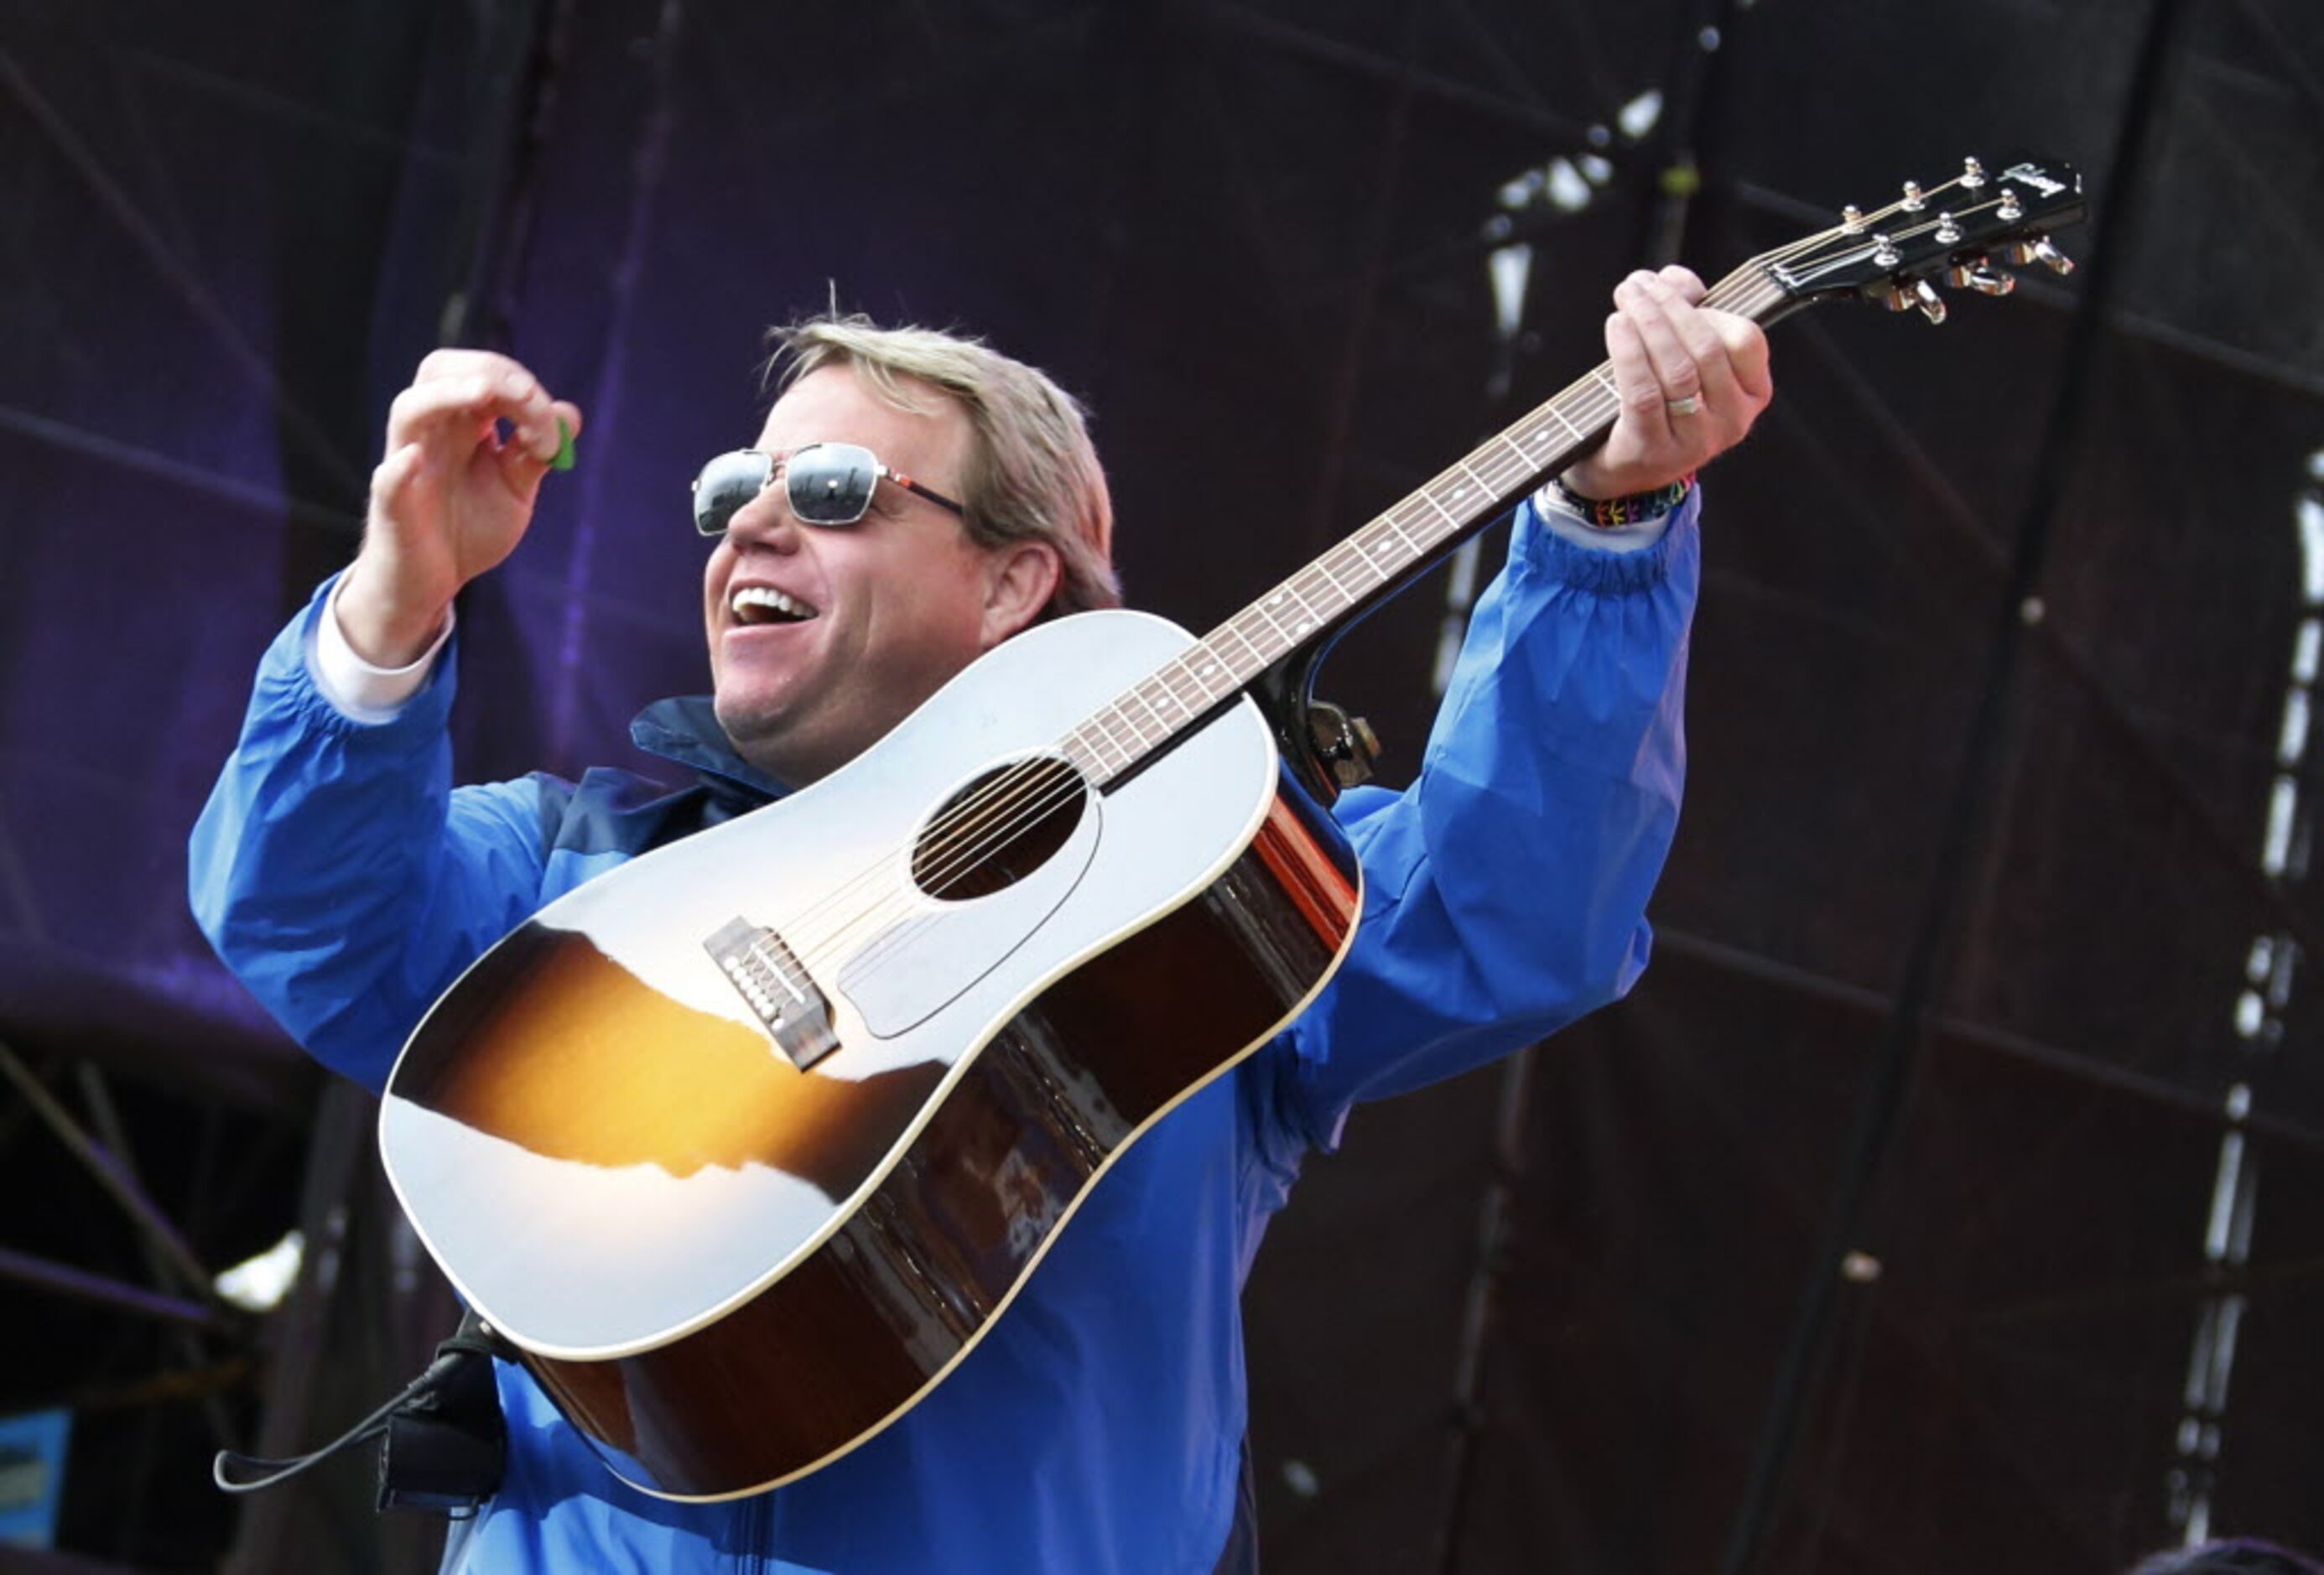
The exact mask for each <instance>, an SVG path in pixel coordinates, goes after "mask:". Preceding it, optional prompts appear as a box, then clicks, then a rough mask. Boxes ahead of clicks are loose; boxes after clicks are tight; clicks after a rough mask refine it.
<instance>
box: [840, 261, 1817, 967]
mask: <svg viewBox="0 0 2324 1575" xmlns="http://www.w3.org/2000/svg"><path fill="white" fill-rule="evenodd" d="M1771 255H1772V254H1771ZM1761 261H1764V260H1761ZM1738 280H1740V281H1747V282H1749V283H1754V284H1757V285H1760V286H1762V289H1761V290H1758V291H1750V290H1744V291H1738V292H1736V293H1738V294H1750V293H1761V294H1764V295H1765V297H1766V299H1763V300H1760V301H1757V302H1754V303H1747V302H1745V301H1741V300H1729V301H1721V300H1720V299H1718V298H1719V297H1720V295H1723V294H1726V293H1729V292H1728V291H1727V290H1725V289H1724V288H1721V289H1715V290H1713V291H1712V292H1710V293H1709V294H1707V295H1706V298H1705V299H1706V301H1708V302H1710V303H1711V304H1713V305H1729V306H1738V305H1748V306H1749V307H1750V309H1757V306H1760V305H1765V304H1767V302H1768V301H1771V300H1772V299H1777V298H1780V296H1781V295H1782V294H1783V291H1782V290H1780V289H1777V288H1775V287H1774V286H1772V285H1766V283H1765V280H1764V274H1762V273H1761V272H1759V271H1758V269H1757V267H1756V266H1754V265H1747V266H1746V268H1744V269H1742V270H1738V273H1737V274H1736V275H1733V276H1730V278H1729V280H1728V281H1722V287H1724V286H1728V285H1732V284H1735V283H1736V282H1737V281H1738ZM1605 370H1606V368H1605V367H1604V365H1603V364H1601V366H1600V369H1599V371H1600V373H1603V372H1604V371H1605ZM1551 402H1552V403H1553V404H1558V405H1566V404H1571V406H1572V412H1573V415H1574V416H1576V417H1578V418H1579V419H1580V422H1581V425H1582V427H1583V428H1594V427H1595V426H1597V425H1598V424H1599V422H1600V421H1601V420H1603V419H1610V417H1611V415H1612V414H1614V413H1615V412H1617V411H1618V408H1619V402H1618V399H1616V398H1615V397H1614V396H1612V395H1610V394H1609V393H1607V392H1606V391H1604V387H1603V382H1602V381H1601V380H1600V376H1599V375H1598V374H1597V373H1592V374H1591V376H1589V377H1587V378H1584V379H1582V380H1580V381H1579V382H1576V383H1575V384H1574V385H1572V387H1571V388H1569V389H1568V390H1567V391H1565V392H1564V393H1563V394H1562V395H1561V396H1560V397H1559V399H1558V400H1556V401H1551ZM1561 419H1562V418H1561ZM1525 424H1526V423H1522V422H1521V423H1519V425H1520V426H1522V425H1525ZM1568 424H1569V425H1571V424H1572V423H1571V422H1569V423H1568ZM1514 429H1515V428H1512V430H1514ZM1504 436H1506V434H1504ZM1519 452H1520V453H1523V450H1519ZM1553 463H1554V460H1553ZM1479 465H1486V466H1489V467H1490V466H1495V465H1502V466H1505V465H1508V461H1507V460H1506V459H1505V458H1499V457H1498V456H1495V457H1492V458H1488V459H1480V461H1479ZM1477 468H1478V466H1477V465H1469V464H1468V463H1467V462H1466V461H1464V462H1462V464H1461V465H1455V466H1454V467H1453V469H1452V471H1448V472H1446V473H1444V475H1443V477H1440V478H1439V481H1440V483H1441V482H1443V481H1444V480H1448V479H1450V478H1451V477H1452V476H1453V475H1454V474H1455V473H1457V472H1461V471H1462V470H1464V469H1465V470H1467V471H1468V472H1470V473H1471V474H1474V473H1475V471H1476V470H1477ZM1542 468H1545V467H1544V466H1542V465H1540V464H1539V463H1538V462H1536V461H1535V460H1534V459H1533V458H1532V456H1527V457H1526V462H1525V463H1523V464H1521V465H1517V466H1516V467H1514V468H1512V469H1510V470H1509V471H1508V474H1507V475H1506V476H1502V475H1493V476H1491V477H1490V478H1489V479H1487V478H1485V477H1480V478H1479V479H1480V480H1485V481H1486V484H1487V485H1488V486H1489V488H1491V489H1492V490H1493V491H1494V492H1495V493H1496V494H1497V495H1500V494H1501V493H1502V489H1503V488H1505V487H1507V486H1508V485H1510V484H1513V483H1514V482H1515V481H1516V479H1517V477H1519V476H1522V475H1525V474H1528V473H1537V472H1538V471H1539V470H1540V469H1542ZM1415 495H1416V496H1419V495H1421V494H1415ZM1412 501H1413V500H1412V499H1411V498H1407V499H1406V500H1404V501H1403V502H1400V503H1399V504H1398V505H1397V509H1392V510H1390V511H1388V515H1387V516H1383V519H1387V520H1388V522H1389V523H1390V524H1391V525H1392V526H1393V527H1394V528H1395V529H1396V530H1397V532H1398V533H1399V534H1408V533H1407V532H1406V530H1405V529H1404V527H1403V525H1402V524H1401V523H1400V522H1398V521H1396V520H1394V519H1393V518H1392V517H1393V516H1394V514H1395V513H1396V512H1397V511H1398V510H1402V509H1406V508H1407V507H1408V505H1409V504H1410V503H1411V502H1412ZM1432 507H1435V508H1439V509H1441V507H1442V506H1441V505H1438V504H1434V502H1433V501H1432ZM1375 523H1379V521H1375ZM1460 528H1461V527H1460V526H1457V525H1456V526H1455V527H1454V530H1458V529H1460ZM1361 534H1362V533H1361V532H1358V533H1356V536H1355V537H1351V538H1350V539H1349V541H1353V540H1355V539H1357V537H1360V535H1361ZM1346 545H1347V543H1345V542H1343V543H1342V548H1344V547H1345V546H1346ZM1434 545H1435V544H1434V543H1432V544H1431V546H1432V547H1433V546H1434ZM1339 550H1340V549H1338V548H1335V549H1334V551H1335V552H1337V551H1339ZM1421 550H1422V551H1423V552H1425V551H1426V550H1428V548H1422V549H1421ZM1329 556H1331V555H1327V557H1329ZM1368 566H1369V565H1368ZM1314 570H1320V573H1321V575H1322V577H1323V578H1324V579H1327V580H1330V581H1333V583H1334V584H1337V583H1338V582H1339V576H1337V575H1335V574H1333V573H1332V571H1331V568H1330V567H1329V566H1327V565H1325V564H1324V563H1323V562H1322V561H1321V560H1319V563H1318V565H1316V566H1311V570H1310V571H1303V576H1304V575H1305V574H1306V573H1308V572H1311V571H1314ZM1300 577H1302V576H1294V585H1295V587H1296V581H1297V580H1298V579H1299V578H1300ZM1378 583H1385V576H1383V577H1382V578H1381V579H1380V580H1379V582H1378ZM1340 588H1341V589H1342V590H1344V589H1345V587H1344V585H1342V586H1341V587H1340ZM1372 588H1377V585H1375V586H1374V587H1372ZM1292 594H1295V595H1296V596H1297V597H1298V598H1299V600H1300V601H1301V602H1302V603H1303V604H1305V594H1301V593H1300V592H1298V591H1297V590H1296V588H1295V590H1294V591H1293V593H1292ZM1259 605H1260V604H1259V603H1254V608H1257V607H1259ZM1252 610H1253V609H1250V608H1247V609H1245V614H1247V613H1250V611H1252ZM1243 615H1244V614H1239V615H1238V617H1241V616H1243ZM1262 615H1263V616H1265V615H1264V613H1262ZM1268 621H1269V622H1272V619H1271V618H1269V619H1268ZM1230 622H1233V621H1230ZM1200 643H1201V644H1207V641H1205V642H1200ZM1184 664H1185V653H1182V654H1181V656H1180V657H1179V658H1177V659H1174V661H1173V662H1171V663H1166V664H1164V666H1163V668H1157V673H1156V674H1154V675H1149V676H1148V677H1147V678H1146V679H1143V680H1141V681H1140V683H1139V685H1137V686H1132V688H1131V689H1130V690H1126V691H1124V695H1122V696H1117V697H1116V699H1115V700H1114V701H1113V702H1111V703H1109V705H1105V706H1101V707H1099V708H1098V710H1097V711H1096V712H1094V713H1093V714H1092V719H1091V720H1096V719H1098V718H1101V717H1102V716H1103V714H1105V713H1106V712H1107V711H1109V710H1111V711H1115V712H1117V713H1119V714H1122V715H1123V716H1124V717H1125V719H1126V718H1127V716H1128V713H1127V712H1126V711H1125V710H1124V709H1123V705H1122V702H1123V699H1124V698H1125V697H1128V696H1131V695H1136V694H1137V692H1138V690H1139V689H1140V688H1143V687H1146V686H1149V685H1151V684H1152V683H1153V682H1154V681H1155V679H1156V678H1157V677H1158V676H1159V675H1160V674H1161V673H1163V672H1167V669H1168V668H1170V667H1173V666H1181V667H1183V666H1184ZM1244 681H1246V682H1247V681H1248V680H1247V679H1246V680H1244ZM1140 703H1141V704H1143V705H1145V706H1146V709H1147V710H1148V712H1149V714H1153V715H1154V716H1155V717H1156V718H1157V721H1158V720H1159V719H1160V715H1161V714H1160V712H1159V711H1158V710H1157V709H1156V708H1155V707H1154V706H1153V705H1151V704H1150V703H1148V702H1144V701H1142V700H1141V702H1140ZM1174 703H1176V704H1177V705H1180V706H1181V708H1182V709H1185V705H1184V702H1183V701H1174ZM1084 725H1087V723H1084ZM1100 725H1101V731H1102V732H1105V733H1106V735H1107V736H1108V738H1109V739H1110V740H1111V730H1110V729H1106V728H1104V727H1103V725H1102V723H1101V724H1100ZM1132 738H1133V740H1134V741H1137V742H1139V743H1140V744H1146V743H1148V742H1150V741H1149V740H1147V739H1145V738H1144V737H1142V736H1141V735H1140V733H1139V730H1138V729H1137V727H1136V724H1135V723H1132ZM1114 747H1115V748H1116V749H1117V750H1121V751H1123V752H1124V753H1126V754H1129V753H1130V751H1127V750H1124V749H1123V746H1122V745H1121V744H1120V742H1119V741H1114ZM1136 758H1137V756H1136V755H1135V754H1130V761H1133V762H1134V760H1135V759H1136ZM1059 763H1060V762H1058V761H1057V760H1056V757H1054V756H1043V757H1038V758H1037V760H1035V761H1028V762H1026V763H1024V765H1023V766H1022V767H1020V768H1016V769H1010V770H1007V771H1004V772H1001V773H999V774H997V775H996V777H995V778H994V780H993V782H992V784H991V788H990V790H989V791H987V792H985V793H983V794H982V795H981V796H979V797H980V798H981V800H982V801H981V802H979V801H978V799H972V800H970V801H965V802H964V804H963V805H962V806H958V807H956V808H953V809H948V810H946V811H945V812H944V813H943V816H942V823H941V824H940V825H939V827H938V829H937V831H936V835H935V836H934V837H932V838H930V839H927V840H926V843H928V844H934V845H936V846H937V849H938V852H937V855H936V859H935V860H932V861H924V863H925V864H926V865H927V866H928V867H927V870H926V873H924V874H922V875H921V876H920V877H919V878H918V880H917V881H915V882H911V883H901V882H899V883H898V888H897V889H895V890H894V891H893V893H892V895H890V894H886V893H883V894H882V897H883V898H886V900H875V901H874V902H873V903H872V904H871V905H868V906H867V907H863V908H862V909H859V910H858V911H857V912H856V913H855V914H853V915H852V916H849V917H848V918H847V919H845V920H844V921H843V923H842V924H841V926H839V927H838V928H837V929H836V930H835V931H832V932H830V933H828V934H827V935H818V937H817V938H816V941H814V942H811V943H807V949H809V950H811V951H813V952H814V953H817V954H818V955H817V959H816V960H817V961H819V962H825V961H829V960H830V958H831V956H832V954H833V943H835V942H836V941H837V940H840V939H842V938H844V935H845V934H846V932H847V931H848V930H850V929H853V928H859V927H861V926H862V924H864V923H867V922H874V923H876V922H880V921H881V920H884V919H885V918H886V917H887V916H888V911H883V910H894V909H895V908H896V907H897V906H898V904H899V903H900V904H901V905H902V910H903V911H907V912H908V911H909V909H910V907H912V906H914V905H915V900H916V898H918V896H919V895H920V893H921V892H922V891H924V890H927V889H930V888H933V889H937V890H941V889H942V888H943V887H944V886H945V884H947V883H948V882H949V881H950V880H954V879H957V878H959V876H960V875H961V874H962V873H963V872H964V871H965V870H969V869H973V867H974V866H975V865H976V864H978V863H979V862H981V861H983V860H984V859H986V858H988V857H989V856H990V855H991V852H992V851H993V850H995V849H996V848H998V847H1002V846H1006V845H1007V844H1008V843H1010V842H1011V841H1013V840H1015V839H1016V838H1017V837H1018V836H1019V835H1021V834H1024V833H1025V832H1026V831H1028V830H1029V828H1030V827H1031V826H1032V825H1034V824H1038V822H1039V821H1040V820H1041V819H1042V818H1043V817H1044V816H1046V815H1050V814H1053V813H1056V811H1058V810H1060V809H1062V808H1063V807H1064V806H1065V805H1067V804H1069V803H1070V802H1071V801H1072V800H1073V799H1074V797H1078V796H1080V795H1082V794H1083V793H1084V792H1085V791H1086V790H1087V788H1088V781H1087V779H1086V778H1084V776H1083V775H1082V773H1081V771H1080V770H1079V769H1076V768H1073V767H1072V766H1071V765H1070V764H1069V763H1065V769H1064V770H1063V771H1062V772H1061V771H1059V770H1056V769H1045V768H1046V767H1050V766H1055V765H1057V764H1059ZM1125 763H1126V764H1127V763H1130V762H1125ZM1045 782H1046V783H1047V784H1048V786H1047V788H1046V789H1045V788H1044V787H1043V784H1044V783H1045ZM1009 797H1014V798H1015V799H1016V800H1017V801H1016V802H1015V803H1013V804H1011V803H1007V802H1004V800H1005V799H1007V798H1009ZM1010 815H1013V816H1014V818H1013V819H1010V818H1003V817H1007V816H1010ZM899 852H900V850H899ZM891 861H893V860H891ZM867 873H868V872H867ZM937 916H940V915H938V914H927V915H925V916H922V917H921V918H920V919H919V920H918V922H913V923H906V924H900V925H897V926H894V927H892V928H890V929H887V930H885V931H884V933H883V934H882V936H881V942H880V943H875V944H873V945H871V946H868V947H866V948H864V950H863V952H862V954H861V955H860V956H859V957H858V959H857V961H856V964H855V971H856V972H858V974H859V976H860V975H861V974H862V973H863V972H871V971H872V970H874V969H876V968H877V967H878V966H879V965H880V963H881V961H882V960H884V958H885V956H886V955H887V954H888V953H892V952H894V951H895V950H897V949H899V948H900V947H901V946H904V945H907V944H909V943H910V941H911V939H912V938H913V936H914V935H915V933H916V932H918V930H920V929H922V928H924V927H925V926H926V925H927V923H929V922H933V920H934V919H935V918H936V917H937ZM803 961H804V958H803Z"/></svg>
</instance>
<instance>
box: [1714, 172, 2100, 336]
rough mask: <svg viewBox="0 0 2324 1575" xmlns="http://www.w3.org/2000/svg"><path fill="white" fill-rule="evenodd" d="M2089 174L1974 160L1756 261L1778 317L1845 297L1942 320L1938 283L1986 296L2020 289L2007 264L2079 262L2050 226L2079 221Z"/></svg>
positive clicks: (2060, 266)
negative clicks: (1999, 166) (2054, 240)
mask: <svg viewBox="0 0 2324 1575" xmlns="http://www.w3.org/2000/svg"><path fill="white" fill-rule="evenodd" d="M2082 214H2083V203H2082V178H2081V175H2080V172H2079V171H2077V170H2075V169H2074V167H2073V166H2072V165H2070V164H2065V163H2061V162H2058V161H2054V160H2047V159H2043V160H2035V159H2021V160H2019V161H2016V162H2015V163H2013V164H2011V165H2010V166H2009V167H2008V168H2007V169H2006V170H1998V171H1995V170H1987V168H1986V167H1985V166H1984V165H1983V164H1981V163H1979V162H1978V161H1977V160H1975V159H1969V160H1966V161H1963V164H1962V168H1961V172H1960V174H1958V175H1955V176H1954V177H1953V178H1952V179H1951V180H1947V181H1945V182H1944V183H1943V184H1941V185H1939V186H1933V187H1931V188H1929V189H1926V190H1923V189H1922V188H1921V187H1920V186H1919V185H1917V184H1916V183H1914V182H1913V181H1910V180H1908V181H1906V182H1905V183H1904V196H1903V197H1902V198H1899V199H1898V200H1896V201H1895V202H1893V203H1891V204H1889V205H1888V206H1887V207H1885V208H1881V209H1879V210H1878V211H1877V212H1874V213H1863V212H1860V211H1858V209H1856V208H1854V207H1849V208H1844V209H1842V210H1841V214H1840V227H1839V228H1837V229H1831V230H1826V231H1824V232H1823V233H1821V235H1811V236H1809V237H1808V238H1807V239H1805V240H1803V241H1797V242H1794V244H1791V245H1788V246H1784V247H1782V248H1780V249H1779V250H1777V251H1774V252H1770V253H1766V255H1765V256H1762V257H1758V258H1756V259H1754V262H1755V263H1757V265H1758V267H1759V268H1760V269H1762V270H1763V271H1764V272H1765V273H1766V277H1767V279H1768V280H1770V281H1772V282H1773V283H1775V285H1776V286H1777V287H1778V288H1779V289H1780V290H1782V291H1783V296H1784V299H1783V300H1782V301H1781V302H1780V303H1778V314H1771V315H1779V314H1780V312H1781V311H1788V310H1791V309H1794V308H1797V307H1802V306H1805V305H1808V304H1809V303H1811V302H1812V301H1818V300H1826V299H1833V298H1836V297H1841V296H1857V297H1861V298H1863V299H1869V300H1875V301H1877V302H1879V303H1880V304H1881V305H1883V306H1886V307H1887V308H1888V309H1890V310H1891V311H1904V310H1905V309H1909V308H1918V309H1920V310H1921V312H1922V313H1923V315H1924V316H1926V317H1927V318H1928V319H1929V320H1930V321H1931V322H1932V323H1941V322H1943V321H1944V320H1945V300H1944V297H1943V296H1941V295H1940V294H1939V293H1938V292H1937V287H1936V282H1935V281H1942V282H1944V283H1947V284H1950V285H1954V286H1959V287H1966V288H1968V289H1969V290H1977V291H1978V292H1979V293H1981V294H1985V295H2007V294H2008V293H2009V292H2010V290H2012V289H2014V288H2015V286H2016V283H2017V280H2016V277H2015V275H2014V274H2012V273H2011V272H2008V270H2009V269H2010V267H2012V266H2013V265H2015V264H2020V263H2044V264H2046V265H2048V266H2049V267H2050V268H2052V269H2054V270H2055V271H2056V272H2060V273H2070V272H2073V267H2074V265H2073V263H2072V262H2070V260H2069V259H2068V258H2067V257H2066V255H2065V254H2064V253H2061V252H2060V251H2059V250H2058V249H2057V248H2056V247H2055V246H2053V245H2052V244H2050V240H2049V232H2051V231H2052V230H2054V229H2060V228H2062V227H2063V226H2067V225H2070V224H2075V223H2078V222H2080V219H2081V217H2082Z"/></svg>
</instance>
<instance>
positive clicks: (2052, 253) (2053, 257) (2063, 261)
mask: <svg viewBox="0 0 2324 1575" xmlns="http://www.w3.org/2000/svg"><path fill="white" fill-rule="evenodd" d="M2029 251H2030V255H2029V258H2028V261H2030V262H2034V263H2045V264H2047V265H2048V267H2049V270H2050V272H2052V273H2071V272H2073V271H2074V260H2073V259H2072V258H2071V257H2069V256H2067V255H2066V254H2065V253H2063V252H2061V251H2060V250H2058V248H2057V247H2055V246H2053V245H2052V244H2050V242H2049V239H2048V237H2046V236H2044V237H2043V239H2041V240H2038V241H2036V242H2034V243H2033V246H2032V247H2031V248H2030V249H2029Z"/></svg>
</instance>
